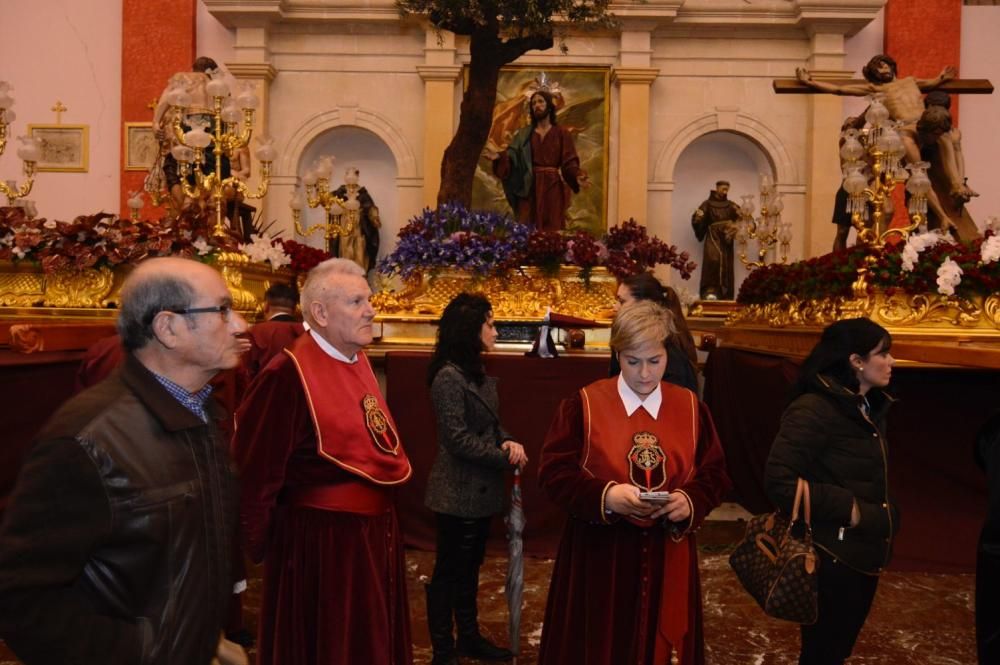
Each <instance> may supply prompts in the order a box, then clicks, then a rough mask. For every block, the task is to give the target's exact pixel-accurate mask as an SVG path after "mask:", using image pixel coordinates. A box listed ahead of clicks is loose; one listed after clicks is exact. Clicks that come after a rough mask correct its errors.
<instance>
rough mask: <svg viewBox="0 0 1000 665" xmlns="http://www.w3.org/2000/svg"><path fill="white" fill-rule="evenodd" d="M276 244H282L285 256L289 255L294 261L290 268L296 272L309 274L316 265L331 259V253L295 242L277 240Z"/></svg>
mask: <svg viewBox="0 0 1000 665" xmlns="http://www.w3.org/2000/svg"><path fill="white" fill-rule="evenodd" d="M274 242H275V243H281V246H282V248H283V249H284V250H285V254H288V257H289V258H290V259H291V260H292V262H291V263H290V264H289V266H288V267H289V268H291V269H292V270H294V271H295V272H309V271H310V270H312V269H313V268H314V267H315V266H316V265H318V264H320V263H322V262H323V261H326V260H327V259H329V258H330V253H329V252H327V251H324V250H322V249H316V248H315V247H310V246H309V245H303V244H302V243H300V242H296V241H295V240H278V239H276V240H274Z"/></svg>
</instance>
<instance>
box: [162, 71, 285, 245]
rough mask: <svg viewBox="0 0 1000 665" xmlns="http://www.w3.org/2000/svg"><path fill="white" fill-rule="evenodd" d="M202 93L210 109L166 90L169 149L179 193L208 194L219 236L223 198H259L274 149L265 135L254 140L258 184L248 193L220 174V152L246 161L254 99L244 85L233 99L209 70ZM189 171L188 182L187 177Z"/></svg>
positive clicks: (179, 90) (223, 229) (178, 92)
mask: <svg viewBox="0 0 1000 665" xmlns="http://www.w3.org/2000/svg"><path fill="white" fill-rule="evenodd" d="M205 91H206V93H207V94H208V95H209V96H210V97H211V99H212V108H210V109H195V108H189V106H190V104H191V97H190V95H189V94H188V93H187V91H186V90H184V89H183V88H182V87H177V88H175V89H172V90H170V91H168V92H167V93H166V94H167V100H168V102H169V103H170V105H171V107H172V111H173V112H174V113H173V122H172V130H173V139H174V140H175V143H174V145H173V147H172V148H171V149H170V152H171V154H172V155H173V156H174V159H176V160H177V163H178V166H179V168H178V171H179V175H180V176H181V186H182V187H183V191H184V195H185V196H187V197H189V198H192V199H198V198H203V197H208V198H210V199H211V200H212V204H213V206H214V207H215V227H214V228H213V230H212V234H213V235H215V236H222V235H225V233H226V227H225V225H224V224H223V221H222V220H223V212H222V209H223V206H224V200H225V199H228V198H234V197H235V196H236V194H237V193H238V194H240V195H242V196H243V197H244V198H250V199H262V198H264V196H266V195H267V188H268V183H269V181H270V177H271V162H273V161H274V158H275V157H276V156H277V152H276V151H275V149H274V147H273V146H272V145H271V140H270V139H258V141H259V146H258V147H257V151H256V157H257V159H258V160H259V161H260V163H261V175H260V185H259V186H258V187H257V190H256V191H254V192H251V191H250V189H249V188H248V187H247V186H246V184H245V183H244V182H243V181H242V180H240V178H238V177H237V176H234V175H229V176H225V177H224V176H223V170H222V157H223V155H224V156H225V157H226V158H227V159H228V160H229V161H230V163H233V161H234V160H237V159H239V160H242V159H249V151H247V150H246V148H247V146H248V145H249V144H250V139H251V137H252V135H253V119H254V109H255V108H256V107H257V104H258V99H257V97H256V95H255V94H254V93H253V90H252V87H251V86H250V85H249V84H247V85H244V86H243V89H242V90H241V91H240V92H239V94H238V95H237V96H236V97H233V96H232V95H231V94H230V90H229V84H228V83H227V82H226V81H225V79H224V78H223V76H222V75H221V73H220V72H218V71H216V72H214V73H212V75H211V80H210V81H209V82H208V83H207V84H206V86H205ZM241 119H242V121H243V122H242V128H241V127H240V120H241ZM206 151H209V152H210V153H211V155H212V157H213V159H212V162H211V163H210V164H209V163H207V160H206ZM192 174H193V175H194V182H193V183H191V182H189V180H188V176H190V175H192ZM161 200H162V197H161V196H154V199H153V202H154V204H156V205H159V203H160V201H161Z"/></svg>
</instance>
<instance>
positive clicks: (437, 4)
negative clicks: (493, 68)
mask: <svg viewBox="0 0 1000 665" xmlns="http://www.w3.org/2000/svg"><path fill="white" fill-rule="evenodd" d="M609 5H610V0H396V6H397V7H398V8H399V11H400V13H401V14H402V15H404V16H406V15H409V14H426V15H427V16H428V17H429V18H430V21H431V23H432V24H434V25H435V26H436V27H438V28H440V29H443V30H450V31H452V32H454V33H456V34H459V35H471V34H472V33H473V32H475V31H480V30H485V31H490V32H493V31H496V32H498V33H500V34H502V35H504V36H505V37H507V38H521V37H529V36H537V35H551V34H552V33H553V31H554V27H555V24H556V19H565V20H566V21H568V22H569V23H571V24H573V25H576V26H594V27H596V26H607V25H610V24H612V23H613V16H612V15H611V14H609V13H608V6H609Z"/></svg>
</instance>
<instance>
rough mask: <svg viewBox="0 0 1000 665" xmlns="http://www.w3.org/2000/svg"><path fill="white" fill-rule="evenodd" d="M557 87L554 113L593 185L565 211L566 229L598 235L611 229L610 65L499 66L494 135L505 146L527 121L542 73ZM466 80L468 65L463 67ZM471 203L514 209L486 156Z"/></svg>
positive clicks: (494, 109) (489, 207)
mask: <svg viewBox="0 0 1000 665" xmlns="http://www.w3.org/2000/svg"><path fill="white" fill-rule="evenodd" d="M543 75H544V78H545V79H546V80H547V82H548V83H549V85H550V86H554V87H556V88H557V89H558V91H559V98H561V100H562V103H561V105H560V106H559V107H557V110H556V115H557V120H558V121H559V123H560V124H562V125H563V126H565V127H567V128H568V129H570V131H571V133H572V134H573V141H574V144H575V146H576V151H577V154H578V155H579V157H580V167H581V168H582V169H583V170H584V171H586V172H587V175H588V177H589V178H590V182H591V186H590V187H589V188H587V189H582V190H580V193H578V194H574V195H573V200H572V203H571V204H570V207H569V209H568V210H567V211H566V228H567V229H569V230H571V231H572V230H576V229H583V230H587V231H589V232H590V233H592V234H594V235H596V236H600V235H601V234H603V233H604V232H605V231H606V230H607V228H608V161H609V160H608V154H609V128H610V103H609V99H610V86H611V70H610V69H609V68H607V67H572V66H558V67H539V66H538V65H513V66H508V67H504V68H503V69H501V70H500V78H499V80H498V81H497V100H496V106H494V108H493V126H492V127H491V128H490V140H491V141H493V142H494V144H496V145H498V146H506V144H507V143H508V142H509V139H510V136H512V135H513V132H515V131H517V130H518V129H520V128H521V127H522V126H524V125H525V124H527V123H528V113H527V101H528V96H527V93H528V92H529V91H530V90H531V88H532V85H534V83H535V81H536V80H540V79H542V78H543ZM465 77H466V81H468V67H467V66H466V68H465ZM472 207H473V208H476V209H486V210H495V211H497V212H506V213H508V214H512V211H511V209H510V205H509V204H508V203H507V200H506V198H505V197H504V193H503V188H502V187H501V185H500V181H499V180H498V179H497V178H496V177H495V176H494V175H493V173H492V172H491V171H490V165H489V162H488V161H487V160H486V159H485V158H482V159H480V160H479V163H478V164H477V166H476V174H475V179H474V181H473V186H472Z"/></svg>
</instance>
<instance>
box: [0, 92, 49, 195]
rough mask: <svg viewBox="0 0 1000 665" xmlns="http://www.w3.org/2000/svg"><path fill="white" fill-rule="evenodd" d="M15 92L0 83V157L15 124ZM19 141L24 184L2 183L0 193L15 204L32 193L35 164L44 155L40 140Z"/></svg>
mask: <svg viewBox="0 0 1000 665" xmlns="http://www.w3.org/2000/svg"><path fill="white" fill-rule="evenodd" d="M12 90H13V88H11V85H10V84H9V83H8V82H7V81H0V155H3V153H4V150H6V149H7V128H8V127H9V126H10V125H11V124H13V122H14V118H15V116H14V110H13V109H12V108H11V107H12V106H14V98H13V97H11V95H10V93H11V91H12ZM17 140H18V141H20V142H21V146H20V147H19V148H18V149H17V156H18V157H20V158H21V161H23V162H24V182H23V183H21V185H20V186H19V185H18V184H17V183H16V182H14V181H11V182H10V183H5V182H0V193H3V195H4V196H6V197H7V201H8V203H10V204H13V203H14V201H16V200H17V199H20V198H24V197H25V196H27V195H28V194H29V193H30V192H31V187H32V185H34V183H35V162H37V161H38V158H39V157H41V155H42V149H41V146H40V145H39V144H38V139H36V138H33V137H31V136H18V137H17Z"/></svg>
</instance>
